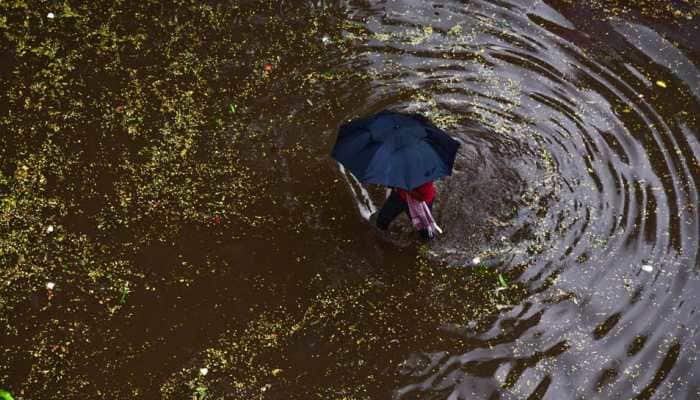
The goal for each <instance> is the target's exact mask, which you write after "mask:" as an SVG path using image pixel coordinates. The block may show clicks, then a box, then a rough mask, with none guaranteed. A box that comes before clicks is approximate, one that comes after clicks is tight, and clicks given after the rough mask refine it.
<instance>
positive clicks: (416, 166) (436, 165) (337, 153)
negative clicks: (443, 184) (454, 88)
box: [331, 111, 459, 190]
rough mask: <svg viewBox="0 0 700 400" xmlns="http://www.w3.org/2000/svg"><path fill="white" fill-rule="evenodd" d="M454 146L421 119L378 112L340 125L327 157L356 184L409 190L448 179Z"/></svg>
mask: <svg viewBox="0 0 700 400" xmlns="http://www.w3.org/2000/svg"><path fill="white" fill-rule="evenodd" d="M458 148H459V142H457V141H456V140H454V139H452V138H451V137H450V135H448V134H447V133H445V132H444V131H443V130H442V129H440V128H438V127H436V126H435V125H433V124H432V123H431V122H430V121H428V120H427V119H426V118H425V117H423V116H421V115H417V114H402V113H397V112H392V111H382V112H380V113H379V114H376V115H373V116H371V117H366V118H358V119H355V120H353V121H350V122H348V123H347V124H345V125H343V126H341V127H340V130H339V131H338V139H337V141H336V143H335V146H334V147H333V152H332V153H331V155H332V156H333V158H334V159H336V160H337V161H338V162H339V163H341V164H342V165H343V166H345V168H347V169H348V170H350V172H352V174H353V175H355V177H357V179H358V180H359V181H360V182H364V183H376V184H379V185H384V186H391V187H397V188H402V189H406V190H413V189H415V188H417V187H418V186H420V185H422V184H424V183H426V182H429V181H434V180H436V179H439V178H441V177H443V176H447V175H450V174H451V173H452V165H453V164H454V160H455V156H456V155H457V149H458Z"/></svg>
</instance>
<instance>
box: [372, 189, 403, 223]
mask: <svg viewBox="0 0 700 400" xmlns="http://www.w3.org/2000/svg"><path fill="white" fill-rule="evenodd" d="M404 211H408V207H407V206H406V203H405V202H404V201H403V200H401V197H400V196H399V194H398V193H397V192H396V191H395V190H393V191H392V192H391V194H390V195H389V197H388V198H387V199H386V201H385V202H384V205H383V206H382V209H381V210H379V214H378V215H377V227H378V228H379V229H381V230H387V229H389V224H391V221H393V220H394V219H395V218H396V217H398V216H399V214H401V213H402V212H404Z"/></svg>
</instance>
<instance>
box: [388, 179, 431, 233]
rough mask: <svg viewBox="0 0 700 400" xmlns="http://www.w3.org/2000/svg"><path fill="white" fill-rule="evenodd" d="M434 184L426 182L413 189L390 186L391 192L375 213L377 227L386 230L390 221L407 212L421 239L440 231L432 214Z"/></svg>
mask: <svg viewBox="0 0 700 400" xmlns="http://www.w3.org/2000/svg"><path fill="white" fill-rule="evenodd" d="M435 194H436V190H435V185H434V184H433V182H432V181H429V182H426V183H424V184H422V185H420V186H418V187H417V188H415V189H413V190H410V191H408V190H404V189H400V188H391V194H390V195H389V197H388V198H387V199H386V201H385V202H384V205H383V206H382V208H381V210H379V213H378V215H377V227H378V228H379V229H381V230H382V231H387V230H388V229H389V225H390V224H391V222H392V221H393V220H394V219H396V217H398V216H399V214H401V213H402V212H406V213H408V215H409V217H410V218H411V222H412V223H413V225H414V226H415V227H416V229H418V233H419V234H420V237H421V239H423V240H430V239H432V238H433V237H435V233H436V232H438V233H442V230H441V229H440V227H438V226H437V224H436V223H435V220H434V219H433V216H432V213H431V211H432V209H433V200H435Z"/></svg>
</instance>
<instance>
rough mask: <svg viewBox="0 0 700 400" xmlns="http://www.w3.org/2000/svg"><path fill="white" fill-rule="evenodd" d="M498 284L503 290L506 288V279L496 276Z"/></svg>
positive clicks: (501, 275)
mask: <svg viewBox="0 0 700 400" xmlns="http://www.w3.org/2000/svg"><path fill="white" fill-rule="evenodd" d="M498 283H499V284H500V285H501V287H503V288H507V287H508V281H506V278H504V277H503V274H498Z"/></svg>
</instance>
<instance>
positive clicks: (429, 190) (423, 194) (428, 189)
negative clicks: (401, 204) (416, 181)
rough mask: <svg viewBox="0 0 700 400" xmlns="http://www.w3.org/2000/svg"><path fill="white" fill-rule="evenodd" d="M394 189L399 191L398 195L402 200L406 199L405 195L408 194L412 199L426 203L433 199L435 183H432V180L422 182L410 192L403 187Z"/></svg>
mask: <svg viewBox="0 0 700 400" xmlns="http://www.w3.org/2000/svg"><path fill="white" fill-rule="evenodd" d="M396 191H397V192H399V197H401V200H403V201H406V196H408V195H409V194H410V195H411V197H413V198H414V199H416V200H418V201H424V202H426V203H428V204H430V203H431V202H432V201H433V199H434V198H435V194H436V193H437V191H436V190H435V185H433V182H432V181H431V182H427V183H424V184H422V185H420V186H418V187H417V188H415V189H413V190H411V191H410V192H409V191H407V190H403V189H396Z"/></svg>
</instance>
